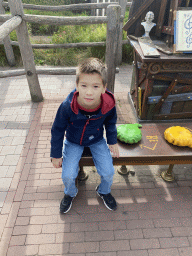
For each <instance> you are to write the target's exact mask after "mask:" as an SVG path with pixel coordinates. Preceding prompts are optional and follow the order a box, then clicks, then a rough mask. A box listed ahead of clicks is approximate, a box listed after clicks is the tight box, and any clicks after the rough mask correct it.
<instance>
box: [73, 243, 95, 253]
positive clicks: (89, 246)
mask: <svg viewBox="0 0 192 256" xmlns="http://www.w3.org/2000/svg"><path fill="white" fill-rule="evenodd" d="M98 251H99V242H83V243H70V248H69V252H70V253H88V252H98Z"/></svg>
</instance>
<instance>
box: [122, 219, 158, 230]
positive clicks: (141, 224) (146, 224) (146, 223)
mask: <svg viewBox="0 0 192 256" xmlns="http://www.w3.org/2000/svg"><path fill="white" fill-rule="evenodd" d="M126 227H127V229H138V228H149V229H150V228H153V227H154V224H153V221H152V220H128V221H126Z"/></svg>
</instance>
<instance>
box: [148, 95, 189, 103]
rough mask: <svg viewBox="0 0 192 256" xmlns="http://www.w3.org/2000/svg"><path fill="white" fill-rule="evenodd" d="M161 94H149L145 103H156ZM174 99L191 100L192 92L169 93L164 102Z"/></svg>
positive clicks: (173, 100)
mask: <svg viewBox="0 0 192 256" xmlns="http://www.w3.org/2000/svg"><path fill="white" fill-rule="evenodd" d="M161 98H162V97H161V96H151V97H148V101H147V104H154V103H158V102H159V101H160V100H161ZM175 101H192V93H181V94H173V95H169V96H168V97H167V98H166V100H165V102H175Z"/></svg>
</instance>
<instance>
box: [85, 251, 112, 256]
mask: <svg viewBox="0 0 192 256" xmlns="http://www.w3.org/2000/svg"><path fill="white" fill-rule="evenodd" d="M86 256H116V252H94V253H86Z"/></svg>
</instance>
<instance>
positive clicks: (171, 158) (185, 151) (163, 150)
mask: <svg viewBox="0 0 192 256" xmlns="http://www.w3.org/2000/svg"><path fill="white" fill-rule="evenodd" d="M170 126H182V127H187V128H188V129H190V131H192V122H179V123H177V122H174V123H145V124H142V128H141V131H142V139H141V141H140V142H139V143H137V144H132V145H130V144H124V143H122V142H120V141H118V145H119V151H120V157H119V158H113V164H114V165H122V166H125V165H166V164H168V165H169V168H168V170H167V171H165V172H163V173H162V174H161V176H162V178H163V179H164V180H166V181H173V180H174V177H173V174H172V169H173V166H174V164H192V148H189V147H178V146H174V145H172V144H170V143H168V142H167V141H166V140H165V139H164V131H165V130H166V129H167V128H168V127H170ZM79 165H80V172H83V166H94V163H93V159H92V157H91V156H90V154H89V152H87V153H86V152H85V153H84V154H83V157H82V158H81V160H80V163H79ZM122 174H123V173H122ZM124 174H126V172H125V173H124Z"/></svg>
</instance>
